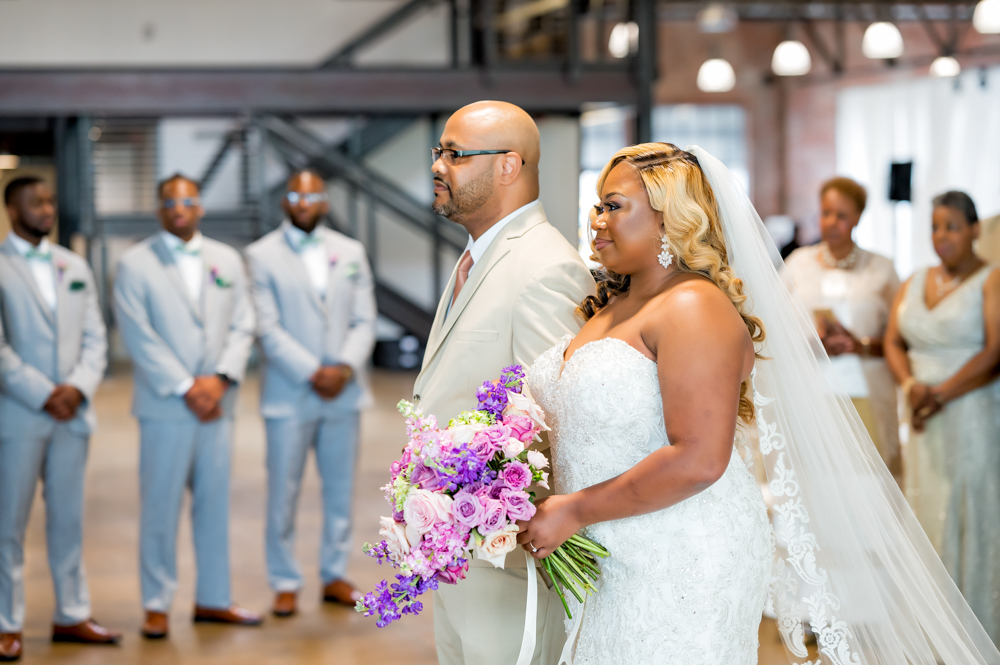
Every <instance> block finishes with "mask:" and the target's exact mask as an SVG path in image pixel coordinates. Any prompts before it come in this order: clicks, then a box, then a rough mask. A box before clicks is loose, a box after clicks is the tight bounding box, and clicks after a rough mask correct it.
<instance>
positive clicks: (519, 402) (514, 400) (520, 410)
mask: <svg viewBox="0 0 1000 665" xmlns="http://www.w3.org/2000/svg"><path fill="white" fill-rule="evenodd" d="M507 404H508V407H507V410H505V411H504V416H506V415H507V412H508V411H510V415H511V416H518V415H525V416H528V417H529V418H531V420H533V421H534V423H535V424H536V425H537V426H538V427H539V429H541V430H544V431H546V432H547V431H549V427H548V425H546V424H545V412H544V411H542V407H540V406H538V405H537V404H535V400H533V399H531V398H530V397H528V396H527V395H523V394H520V393H514V392H511V391H509V390H508V391H507Z"/></svg>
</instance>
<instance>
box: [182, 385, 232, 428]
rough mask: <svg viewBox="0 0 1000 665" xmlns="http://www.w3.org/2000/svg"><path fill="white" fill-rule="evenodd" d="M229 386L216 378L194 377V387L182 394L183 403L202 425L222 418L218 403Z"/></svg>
mask: <svg viewBox="0 0 1000 665" xmlns="http://www.w3.org/2000/svg"><path fill="white" fill-rule="evenodd" d="M228 389H229V385H228V384H227V383H226V382H225V381H223V380H222V379H221V378H220V377H218V376H214V375H213V376H196V377H195V379H194V385H192V386H191V388H190V389H189V390H188V391H187V392H186V393H185V394H184V402H185V403H186V404H187V407H188V408H189V409H191V411H192V412H193V413H194V415H195V416H197V417H198V420H200V421H201V422H203V423H207V422H211V421H213V420H216V419H218V418H220V417H222V407H221V406H220V404H219V402H220V401H222V398H223V396H224V395H225V394H226V390H228Z"/></svg>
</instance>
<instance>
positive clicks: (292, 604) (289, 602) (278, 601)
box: [271, 591, 298, 617]
mask: <svg viewBox="0 0 1000 665" xmlns="http://www.w3.org/2000/svg"><path fill="white" fill-rule="evenodd" d="M297 611H298V596H297V595H296V593H295V592H294V591H279V592H278V593H277V594H276V595H275V596H274V607H272V608H271V613H272V614H274V616H276V617H290V616H292V615H293V614H295V612H297Z"/></svg>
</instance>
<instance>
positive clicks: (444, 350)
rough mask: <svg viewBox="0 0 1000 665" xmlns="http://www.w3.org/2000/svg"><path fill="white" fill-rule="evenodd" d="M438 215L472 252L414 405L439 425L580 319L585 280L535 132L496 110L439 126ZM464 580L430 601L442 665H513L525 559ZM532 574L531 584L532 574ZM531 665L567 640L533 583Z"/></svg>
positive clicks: (590, 287)
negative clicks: (560, 221)
mask: <svg viewBox="0 0 1000 665" xmlns="http://www.w3.org/2000/svg"><path fill="white" fill-rule="evenodd" d="M433 152H434V165H433V167H432V171H433V173H434V204H433V208H434V211H435V212H436V213H438V214H439V215H443V216H445V217H447V218H448V219H450V220H451V221H453V222H455V223H457V224H461V225H462V226H463V227H465V229H466V230H467V231H468V232H469V243H468V245H467V247H466V250H465V253H463V254H462V257H461V259H460V260H459V262H458V265H457V266H456V267H455V270H454V271H453V273H452V276H451V280H450V281H449V282H448V286H447V288H446V289H445V291H444V294H443V295H442V296H441V302H440V303H439V304H438V309H437V315H436V316H435V317H434V325H433V327H432V328H431V334H430V339H429V340H428V342H427V351H426V353H425V354H424V363H423V367H422V368H421V371H420V375H419V376H418V377H417V382H416V385H415V386H414V388H413V392H414V396H413V399H414V402H416V403H418V404H419V406H420V407H421V408H422V409H423V411H424V413H427V414H434V415H436V416H437V417H438V419H439V421H441V422H448V419H449V418H453V417H455V416H457V415H458V414H459V413H460V412H462V411H465V410H472V409H475V408H476V388H477V387H478V386H479V385H481V384H482V383H483V382H484V381H486V380H489V379H493V378H496V377H498V376H500V371H501V369H503V368H504V367H506V366H508V365H513V364H515V363H516V364H520V365H523V366H525V368H527V367H528V366H529V365H530V364H531V363H532V362H534V360H535V358H536V357H538V356H539V355H540V354H541V353H542V352H544V351H546V350H547V349H549V348H550V347H552V346H553V345H555V343H556V342H557V341H558V340H559V338H560V337H562V336H563V335H566V334H574V335H575V334H576V332H577V331H578V330H579V329H580V326H581V325H582V324H583V321H582V320H580V319H579V318H578V317H577V316H576V313H575V311H576V307H577V305H578V304H579V303H580V301H582V300H583V299H584V298H585V297H586V296H588V295H590V294H593V293H594V280H593V278H592V277H591V275H590V272H589V271H588V270H587V267H586V266H585V265H584V263H583V261H582V259H581V258H580V255H579V254H578V253H577V252H576V250H575V249H574V248H573V246H572V245H570V244H569V243H568V242H567V241H566V239H565V238H563V236H562V235H560V234H559V232H558V231H557V230H556V229H555V228H554V227H552V226H551V225H550V224H549V223H548V222H547V221H546V219H545V211H544V210H543V209H542V204H541V203H540V202H539V201H538V160H539V156H540V155H539V153H540V149H539V139H538V128H537V127H536V126H535V123H534V121H533V120H532V119H531V117H530V116H529V115H528V114H527V113H525V112H524V111H523V110H522V109H520V108H518V107H516V106H514V105H512V104H507V103H504V102H477V103H475V104H470V105H469V106H466V107H464V108H462V109H460V110H459V111H458V112H457V113H455V114H454V115H453V116H451V118H450V119H449V120H448V123H447V124H446V125H445V128H444V133H443V134H442V135H441V141H440V144H439V147H437V148H435V149H434V151H433ZM469 565H470V567H469V571H468V576H467V578H466V579H465V580H463V581H461V582H459V583H458V584H457V585H441V587H440V588H439V589H438V591H437V593H436V594H435V595H434V636H435V642H436V645H437V653H438V661H439V663H440V664H441V665H460V664H465V663H467V664H469V665H472V664H475V665H492V664H494V663H495V664H497V665H513V663H515V662H516V661H517V657H518V652H519V650H520V647H521V638H522V635H523V633H524V628H525V626H524V622H525V605H526V600H527V595H528V584H527V575H528V574H529V571H528V569H527V567H526V564H525V559H524V554H523V553H522V552H521V551H520V550H516V551H515V552H512V553H511V554H509V555H508V556H507V561H506V565H505V567H504V568H503V569H499V568H496V569H495V568H494V567H493V565H492V564H490V563H489V562H487V561H483V560H476V559H473V560H472V561H470V562H469ZM530 574H531V575H537V574H538V573H537V572H536V570H535V569H533V570H531V571H530ZM538 581H539V584H538V615H537V617H538V618H537V622H536V623H537V625H536V630H537V632H536V635H537V640H536V643H535V652H534V656H533V658H532V661H531V662H532V664H533V665H555V664H556V660H557V659H558V657H559V654H560V652H561V650H562V645H563V642H564V641H565V633H564V628H563V610H562V606H561V604H560V602H559V597H558V596H557V595H556V592H555V590H552V589H548V588H547V586H546V584H545V583H544V581H543V580H542V578H541V576H539V578H538Z"/></svg>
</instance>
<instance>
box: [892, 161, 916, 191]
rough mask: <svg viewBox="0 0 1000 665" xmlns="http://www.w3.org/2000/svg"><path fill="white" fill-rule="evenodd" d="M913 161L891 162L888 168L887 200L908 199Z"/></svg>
mask: <svg viewBox="0 0 1000 665" xmlns="http://www.w3.org/2000/svg"><path fill="white" fill-rule="evenodd" d="M912 177H913V162H893V164H892V168H891V169H890V170H889V200H890V201H909V200H910V196H911V192H910V181H911V179H912Z"/></svg>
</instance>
